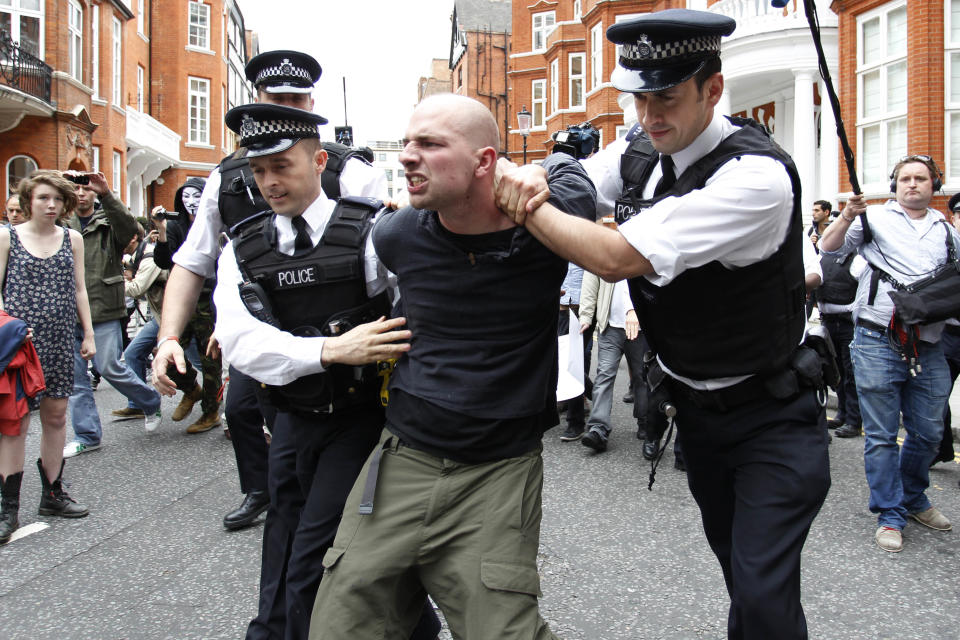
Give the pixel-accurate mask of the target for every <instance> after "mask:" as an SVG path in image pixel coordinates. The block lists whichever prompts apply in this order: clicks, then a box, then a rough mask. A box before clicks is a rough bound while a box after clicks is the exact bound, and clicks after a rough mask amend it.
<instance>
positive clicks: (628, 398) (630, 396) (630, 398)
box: [623, 390, 633, 404]
mask: <svg viewBox="0 0 960 640" xmlns="http://www.w3.org/2000/svg"><path fill="white" fill-rule="evenodd" d="M623 401H624V402H626V403H627V404H633V390H630V391H627V395H625V396H623Z"/></svg>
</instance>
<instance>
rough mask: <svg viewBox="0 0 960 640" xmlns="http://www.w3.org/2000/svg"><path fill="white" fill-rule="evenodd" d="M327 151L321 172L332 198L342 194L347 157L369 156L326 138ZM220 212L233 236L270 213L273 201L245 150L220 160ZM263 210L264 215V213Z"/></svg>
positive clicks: (326, 192) (325, 186) (328, 193)
mask: <svg viewBox="0 0 960 640" xmlns="http://www.w3.org/2000/svg"><path fill="white" fill-rule="evenodd" d="M323 148H324V150H326V152H327V166H326V167H325V168H324V170H323V173H322V174H321V175H320V184H321V186H322V187H323V192H324V193H325V194H326V195H327V197H328V198H330V199H331V200H336V199H338V198H339V197H340V195H341V194H340V174H341V173H343V168H344V166H345V165H346V164H347V160H349V159H350V158H353V157H356V158H360V159H361V160H363V161H364V162H366V160H365V159H364V158H363V156H361V155H360V154H359V153H358V152H357V151H356V150H354V149H351V148H350V147H346V146H344V145H342V144H337V143H336V142H324V143H323ZM217 205H218V207H219V209H220V216H221V218H223V226H224V227H225V228H226V229H227V234H228V235H229V236H230V237H231V238H233V237H236V236H237V235H238V234H239V231H240V228H242V227H243V226H244V225H246V224H248V223H252V222H255V221H256V220H258V219H260V218H261V217H267V215H266V214H264V212H269V211H270V205H268V204H267V201H266V200H265V199H264V197H263V196H262V195H261V194H260V189H259V188H258V187H257V182H256V180H254V178H253V172H252V171H251V170H250V161H249V160H248V159H247V157H246V156H245V155H242V152H238V153H234V154H232V155H229V156H227V157H226V158H224V159H223V160H221V161H220V195H219V196H218V198H217ZM261 214H263V215H261Z"/></svg>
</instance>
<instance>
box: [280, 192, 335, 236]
mask: <svg viewBox="0 0 960 640" xmlns="http://www.w3.org/2000/svg"><path fill="white" fill-rule="evenodd" d="M333 207H334V202H333V200H330V199H329V198H327V196H326V195H325V194H323V193H321V194H320V195H319V196H317V199H316V200H314V201H313V202H311V203H310V206H308V207H307V208H306V209H305V210H304V212H303V213H302V214H301V215H302V217H303V219H304V220H306V222H307V231H308V232H309V233H310V234H311V235H312V234H314V233H316V232H317V231H319V230H322V229H323V228H324V227H326V226H327V221H328V220H329V219H330V214H331V213H332V212H333ZM277 230H278V231H280V232H281V233H285V234H289V235H292V236H296V235H297V232H296V230H294V228H293V222H292V219H291V218H288V217H287V216H277Z"/></svg>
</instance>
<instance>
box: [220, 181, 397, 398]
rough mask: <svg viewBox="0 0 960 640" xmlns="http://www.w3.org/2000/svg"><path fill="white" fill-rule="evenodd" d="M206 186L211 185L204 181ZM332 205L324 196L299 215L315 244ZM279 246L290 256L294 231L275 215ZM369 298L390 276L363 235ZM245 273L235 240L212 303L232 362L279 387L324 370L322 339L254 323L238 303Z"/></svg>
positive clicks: (227, 252)
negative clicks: (238, 260) (298, 335)
mask: <svg viewBox="0 0 960 640" xmlns="http://www.w3.org/2000/svg"><path fill="white" fill-rule="evenodd" d="M208 184H209V183H208ZM335 206H336V203H335V202H334V201H333V200H329V199H328V198H327V197H326V196H324V195H323V194H321V195H320V197H319V198H317V199H316V200H314V201H313V203H312V204H311V205H310V206H309V207H307V210H306V211H304V213H303V219H304V220H306V221H307V226H308V227H309V229H310V238H311V240H312V241H313V244H314V246H316V244H317V242H319V240H320V238H321V237H322V236H323V231H324V229H325V228H326V226H327V221H328V220H329V219H330V214H331V213H333V209H334V207H335ZM276 227H277V246H278V249H279V250H280V252H281V253H285V254H287V255H292V254H293V247H294V243H295V241H296V237H297V232H296V230H295V229H294V228H293V223H292V222H291V221H290V218H287V217H284V216H277V217H276ZM364 271H365V274H364V275H365V279H366V283H367V295H368V296H370V297H373V296H375V295H377V294H378V293H380V292H381V291H383V290H384V289H385V288H386V287H387V286H388V285H389V284H390V273H389V272H388V271H387V270H386V268H385V267H384V266H383V265H382V264H381V263H380V261H379V260H378V259H377V254H376V252H375V251H374V249H373V234H372V233H371V234H369V235H368V236H367V244H366V248H365V254H364ZM242 282H243V275H242V274H241V273H240V268H239V267H238V266H237V260H236V256H235V255H234V253H233V242H232V241H231V242H230V243H228V244H227V246H225V247H224V249H223V255H222V256H221V257H220V266H219V268H218V270H217V288H216V289H215V290H214V292H213V302H214V304H215V305H216V307H217V325H216V329H215V333H216V336H217V339H218V340H219V341H220V347H221V348H222V349H223V354H224V357H225V358H226V359H227V360H229V361H230V364H232V365H233V366H235V367H236V368H237V369H239V370H240V371H242V372H243V373H245V374H247V375H248V376H250V377H251V378H253V379H254V380H257V381H259V382H262V383H264V384H269V385H276V386H281V385H285V384H288V383H290V382H293V381H294V380H296V379H297V378H302V377H303V376H307V375H310V374H312V373H320V372H322V371H324V367H323V365H322V364H321V363H320V356H321V353H322V351H323V342H324V340H326V338H322V337H320V338H300V337H297V336H294V335H293V334H291V333H288V332H286V331H281V330H280V329H277V328H276V327H273V326H271V325H269V324H267V323H265V322H261V321H260V320H257V319H256V318H254V317H253V316H252V315H250V312H249V311H247V308H246V307H245V306H244V304H243V302H242V301H241V299H240V292H239V289H238V286H239V285H240V284H241V283H242Z"/></svg>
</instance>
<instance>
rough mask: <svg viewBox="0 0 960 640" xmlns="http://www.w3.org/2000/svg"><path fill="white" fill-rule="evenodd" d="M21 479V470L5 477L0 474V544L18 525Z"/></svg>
mask: <svg viewBox="0 0 960 640" xmlns="http://www.w3.org/2000/svg"><path fill="white" fill-rule="evenodd" d="M22 480H23V471H18V472H17V473H14V474H13V475H10V476H7V477H6V478H4V477H2V476H0V489H2V493H3V499H2V502H0V504H2V510H0V544H7V542H9V541H10V536H12V535H13V532H14V531H16V530H17V527H19V526H20V520H19V519H18V517H17V516H19V514H20V482H21V481H22Z"/></svg>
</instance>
